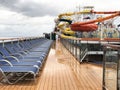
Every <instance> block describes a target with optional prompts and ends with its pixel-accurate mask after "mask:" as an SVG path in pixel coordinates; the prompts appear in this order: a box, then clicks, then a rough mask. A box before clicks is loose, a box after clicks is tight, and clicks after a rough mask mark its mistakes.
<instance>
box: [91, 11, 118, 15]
mask: <svg viewBox="0 0 120 90" xmlns="http://www.w3.org/2000/svg"><path fill="white" fill-rule="evenodd" d="M119 12H120V11H94V10H91V13H94V14H114V13H119Z"/></svg>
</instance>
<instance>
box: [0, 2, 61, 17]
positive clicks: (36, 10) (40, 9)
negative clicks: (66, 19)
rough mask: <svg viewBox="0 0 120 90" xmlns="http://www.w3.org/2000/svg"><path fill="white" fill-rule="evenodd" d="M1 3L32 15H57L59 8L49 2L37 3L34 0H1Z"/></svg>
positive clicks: (3, 5)
mask: <svg viewBox="0 0 120 90" xmlns="http://www.w3.org/2000/svg"><path fill="white" fill-rule="evenodd" d="M0 5H1V6H2V7H6V8H7V9H9V10H11V11H14V12H18V13H22V14H23V15H26V16H30V17H38V16H45V15H49V16H56V15H57V14H59V13H58V10H57V9H56V8H55V7H54V6H53V5H51V4H49V3H37V2H34V1H29V2H28V1H26V2H25V1H24V2H22V1H21V0H0Z"/></svg>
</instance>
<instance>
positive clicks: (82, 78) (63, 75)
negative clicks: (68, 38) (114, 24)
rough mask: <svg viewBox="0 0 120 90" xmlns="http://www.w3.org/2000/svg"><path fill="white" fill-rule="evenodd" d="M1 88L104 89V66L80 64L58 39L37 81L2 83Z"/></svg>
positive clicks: (5, 89) (16, 89)
mask: <svg viewBox="0 0 120 90" xmlns="http://www.w3.org/2000/svg"><path fill="white" fill-rule="evenodd" d="M0 90H102V66H100V65H99V66H98V65H96V64H91V63H82V64H80V63H79V62H78V61H77V60H76V59H75V58H74V57H73V56H72V55H71V54H70V52H69V51H67V49H66V48H65V47H64V46H63V45H62V44H61V43H60V42H58V41H57V42H56V43H54V44H53V45H52V48H51V49H50V52H49V54H48V57H47V59H46V62H45V64H44V66H43V68H42V70H41V71H40V72H39V75H38V76H37V78H36V80H35V81H33V80H25V81H23V80H22V81H20V82H18V83H16V84H14V85H8V84H0Z"/></svg>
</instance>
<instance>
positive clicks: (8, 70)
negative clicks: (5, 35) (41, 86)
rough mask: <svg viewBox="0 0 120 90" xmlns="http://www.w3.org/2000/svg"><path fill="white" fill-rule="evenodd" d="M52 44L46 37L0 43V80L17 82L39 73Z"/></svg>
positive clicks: (33, 77) (11, 82) (32, 77)
mask: <svg viewBox="0 0 120 90" xmlns="http://www.w3.org/2000/svg"><path fill="white" fill-rule="evenodd" d="M51 45H52V40H48V39H45V38H39V39H32V40H19V41H11V42H3V43H0V72H1V74H2V76H1V78H0V81H1V82H2V83H6V82H7V83H8V84H15V83H17V82H18V81H20V80H24V79H30V80H31V79H33V80H35V77H36V76H37V75H38V73H39V71H40V69H41V67H42V65H43V63H44V61H45V59H46V57H47V55H48V52H49V50H50V47H51Z"/></svg>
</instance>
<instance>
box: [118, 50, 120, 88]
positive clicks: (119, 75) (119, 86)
mask: <svg viewBox="0 0 120 90" xmlns="http://www.w3.org/2000/svg"><path fill="white" fill-rule="evenodd" d="M118 88H119V89H118V90H120V51H119V68H118Z"/></svg>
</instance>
